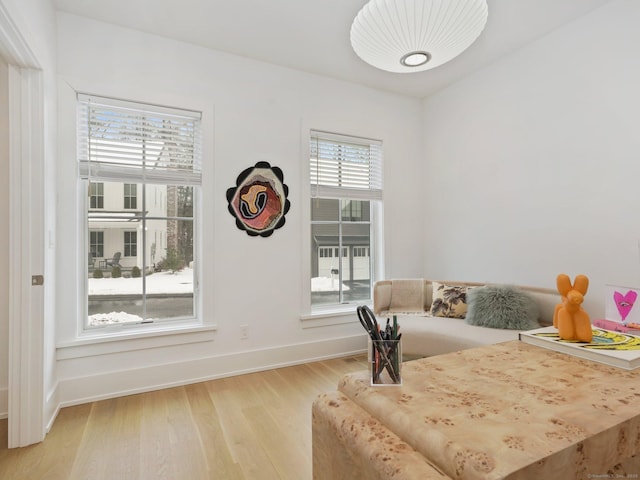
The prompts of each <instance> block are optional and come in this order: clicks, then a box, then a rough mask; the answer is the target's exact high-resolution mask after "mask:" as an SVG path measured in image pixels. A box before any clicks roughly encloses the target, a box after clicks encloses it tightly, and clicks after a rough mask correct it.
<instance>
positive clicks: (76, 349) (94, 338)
mask: <svg viewBox="0 0 640 480" xmlns="http://www.w3.org/2000/svg"><path fill="white" fill-rule="evenodd" d="M216 329H217V326H216V325H202V324H200V323H197V324H196V323H192V322H191V323H186V324H179V325H175V324H174V325H158V326H148V325H145V326H144V327H139V328H120V329H119V330H118V331H113V330H111V331H109V330H107V331H105V330H99V331H97V332H95V333H94V332H88V333H84V334H81V335H79V336H78V337H77V338H76V339H74V340H70V341H63V342H59V343H58V344H57V345H56V359H58V360H68V359H72V358H82V357H92V356H96V355H106V354H110V353H118V352H128V351H133V350H144V349H146V348H157V347H166V346H171V345H183V344H187V343H198V342H209V341H212V340H213V338H214V334H215V331H216ZM107 332H108V333H107Z"/></svg>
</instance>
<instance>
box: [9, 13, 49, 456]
mask: <svg viewBox="0 0 640 480" xmlns="http://www.w3.org/2000/svg"><path fill="white" fill-rule="evenodd" d="M0 55H1V56H2V57H3V58H4V59H5V61H6V62H7V64H8V65H9V82H8V83H9V177H10V178H9V181H10V184H9V202H10V207H9V208H10V215H9V217H10V219H9V232H10V239H9V258H10V263H9V398H8V411H9V434H8V437H9V438H8V442H9V447H10V448H14V447H22V446H26V445H29V444H32V443H36V442H40V441H42V440H43V439H44V436H45V433H46V425H45V420H44V406H45V393H44V360H43V359H44V289H43V287H42V286H32V275H34V274H42V273H43V272H44V264H45V263H44V251H45V241H44V237H45V235H44V205H43V204H41V203H42V202H40V200H41V199H43V192H44V175H43V172H44V110H43V109H44V92H43V75H42V70H41V69H40V66H39V64H38V61H37V59H36V57H35V55H34V54H33V51H32V49H31V48H30V47H29V45H28V44H27V42H26V41H25V39H24V37H23V35H22V34H21V33H20V31H19V29H18V27H17V26H16V23H15V22H14V20H13V19H12V17H11V14H10V13H9V12H8V10H7V9H6V7H5V6H4V5H3V4H2V3H0Z"/></svg>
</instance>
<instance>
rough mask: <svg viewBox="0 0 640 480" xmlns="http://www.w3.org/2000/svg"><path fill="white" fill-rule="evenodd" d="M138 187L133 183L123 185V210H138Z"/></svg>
mask: <svg viewBox="0 0 640 480" xmlns="http://www.w3.org/2000/svg"><path fill="white" fill-rule="evenodd" d="M137 192H138V185H136V184H135V183H125V184H124V208H126V209H130V208H138V193H137Z"/></svg>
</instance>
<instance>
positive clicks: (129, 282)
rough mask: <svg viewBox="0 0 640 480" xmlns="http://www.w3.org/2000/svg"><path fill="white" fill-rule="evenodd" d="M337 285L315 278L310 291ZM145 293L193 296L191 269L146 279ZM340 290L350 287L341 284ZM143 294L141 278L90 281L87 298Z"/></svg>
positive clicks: (123, 318) (101, 318) (130, 319)
mask: <svg viewBox="0 0 640 480" xmlns="http://www.w3.org/2000/svg"><path fill="white" fill-rule="evenodd" d="M339 285H340V282H339V280H338V279H336V278H329V277H315V278H312V279H311V291H313V292H337V291H338V286H339ZM146 287H147V293H149V294H163V293H164V294H172V293H193V270H192V269H191V268H185V269H184V270H181V271H179V272H176V273H175V274H172V273H171V272H159V273H154V274H152V275H147V277H146ZM342 290H343V291H347V290H349V287H348V286H346V285H344V284H343V285H342ZM135 294H142V278H124V277H121V278H89V295H135ZM142 320H143V319H142V318H141V317H139V316H138V315H132V314H130V313H126V312H108V313H96V314H94V315H90V316H89V326H99V325H114V324H119V323H139V322H142Z"/></svg>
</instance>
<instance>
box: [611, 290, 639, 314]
mask: <svg viewBox="0 0 640 480" xmlns="http://www.w3.org/2000/svg"><path fill="white" fill-rule="evenodd" d="M637 298H638V293H637V292H634V291H633V290H629V291H628V292H627V293H626V294H625V295H622V294H621V293H620V292H613V299H614V301H615V302H616V308H617V309H618V312H619V313H620V318H622V321H623V322H624V321H625V319H626V318H627V316H628V315H629V312H631V309H632V308H633V305H634V303H635V302H636V299H637Z"/></svg>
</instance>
